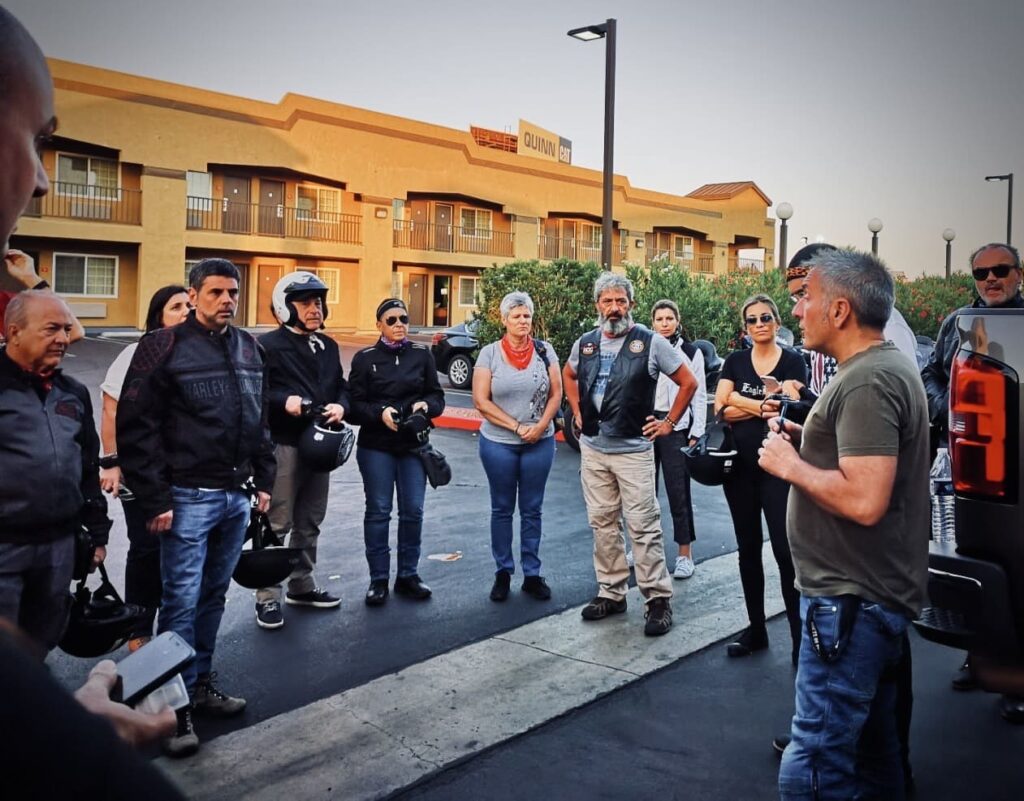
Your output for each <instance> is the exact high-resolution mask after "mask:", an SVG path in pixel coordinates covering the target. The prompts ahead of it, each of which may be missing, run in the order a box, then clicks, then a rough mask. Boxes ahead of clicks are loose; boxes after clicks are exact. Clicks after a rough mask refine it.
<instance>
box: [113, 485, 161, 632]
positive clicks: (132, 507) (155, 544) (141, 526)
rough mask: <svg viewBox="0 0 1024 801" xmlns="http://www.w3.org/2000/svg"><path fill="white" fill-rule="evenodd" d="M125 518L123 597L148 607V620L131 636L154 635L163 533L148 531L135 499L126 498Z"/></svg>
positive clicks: (144, 517) (158, 606)
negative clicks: (126, 548) (126, 549)
mask: <svg viewBox="0 0 1024 801" xmlns="http://www.w3.org/2000/svg"><path fill="white" fill-rule="evenodd" d="M121 508H122V509H123V510H124V522H125V525H126V526H127V528H128V558H127V559H126V560H125V566H124V600H125V602H126V603H130V604H138V605H139V606H144V607H145V608H146V612H147V615H146V622H145V624H144V625H140V627H139V630H138V631H133V632H132V637H151V636H153V621H154V620H155V619H156V612H157V610H158V609H159V608H160V598H161V596H162V594H163V585H162V583H161V579H160V535H159V534H151V533H150V532H148V531H146V516H145V514H144V513H143V511H142V509H140V508H139V502H138V501H135V500H131V501H124V502H123V503H122V504H121Z"/></svg>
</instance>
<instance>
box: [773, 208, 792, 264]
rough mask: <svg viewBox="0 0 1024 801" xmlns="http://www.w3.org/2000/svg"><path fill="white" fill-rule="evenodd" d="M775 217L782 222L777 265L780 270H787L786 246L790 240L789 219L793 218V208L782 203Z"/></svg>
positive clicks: (776, 209)
mask: <svg viewBox="0 0 1024 801" xmlns="http://www.w3.org/2000/svg"><path fill="white" fill-rule="evenodd" d="M775 216H776V217H778V218H779V219H780V220H782V225H781V226H780V227H779V261H778V264H777V265H776V266H777V267H778V268H779V269H780V270H785V269H786V244H787V242H788V239H789V224H788V223H789V218H790V217H792V216H793V206H792V205H791V204H789V203H780V204H779V205H778V206H776V207H775Z"/></svg>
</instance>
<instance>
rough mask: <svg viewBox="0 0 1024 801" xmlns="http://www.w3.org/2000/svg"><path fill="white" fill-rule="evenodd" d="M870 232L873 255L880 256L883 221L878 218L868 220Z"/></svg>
mask: <svg viewBox="0 0 1024 801" xmlns="http://www.w3.org/2000/svg"><path fill="white" fill-rule="evenodd" d="M868 230H869V231H870V232H871V255H872V256H877V255H878V232H879V231H881V230H882V221H881V220H880V219H878V218H877V217H872V218H871V219H870V220H868Z"/></svg>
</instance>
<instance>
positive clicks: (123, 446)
mask: <svg viewBox="0 0 1024 801" xmlns="http://www.w3.org/2000/svg"><path fill="white" fill-rule="evenodd" d="M265 387H266V364H265V362H264V358H263V351H262V348H260V346H259V344H258V343H257V342H256V340H255V339H254V338H253V337H252V335H250V334H248V333H246V332H245V331H242V330H240V329H238V328H235V327H233V326H229V327H228V329H227V331H226V332H224V333H222V334H219V333H216V332H214V331H210V330H208V329H206V328H203V326H201V325H200V324H199V323H198V321H197V320H196V317H195V312H193V313H192V314H191V315H189V317H188V319H186V320H185V322H183V323H182V324H181V325H177V326H174V327H173V328H161V329H160V330H158V331H154V332H152V333H151V334H146V335H145V336H144V337H143V338H142V339H141V340H140V341H139V347H138V348H137V349H136V351H135V355H134V356H133V357H132V363H131V366H130V367H129V368H128V374H127V375H126V376H125V379H124V388H123V389H122V391H121V399H120V400H119V401H118V404H117V450H118V457H119V460H120V463H121V469H122V470H123V471H124V475H125V484H127V485H128V486H129V487H131V488H132V490H133V491H134V492H135V495H136V496H137V497H138V499H139V504H140V507H141V508H142V510H143V512H144V513H145V514H146V517H147V518H152V517H155V516H156V515H158V514H161V513H163V512H166V511H167V510H169V509H172V508H173V502H172V498H171V486H172V485H176V486H182V487H204V488H208V489H232V488H237V487H240V486H241V485H242V484H244V483H245V481H246V480H247V479H248V478H249V477H250V476H252V477H253V479H254V480H255V483H256V489H258V490H262V491H264V492H270V490H271V488H272V487H273V484H274V471H275V461H274V451H273V444H272V443H271V441H270V431H269V429H268V428H267V398H266V392H265V391H264V388H265Z"/></svg>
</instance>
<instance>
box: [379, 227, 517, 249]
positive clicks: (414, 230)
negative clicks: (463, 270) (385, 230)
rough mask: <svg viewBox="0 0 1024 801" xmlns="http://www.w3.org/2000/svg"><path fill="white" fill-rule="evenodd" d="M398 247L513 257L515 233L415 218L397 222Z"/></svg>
mask: <svg viewBox="0 0 1024 801" xmlns="http://www.w3.org/2000/svg"><path fill="white" fill-rule="evenodd" d="M394 226H395V227H394V233H393V243H394V246H395V247H396V248H410V249H411V250H437V251H441V252H443V253H475V254H478V255H481V256H511V255H512V253H513V242H514V235H513V234H512V233H511V232H510V231H494V230H489V229H484V228H464V227H462V226H459V225H444V224H439V225H435V224H432V223H421V222H415V221H413V220H395V221H394Z"/></svg>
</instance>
